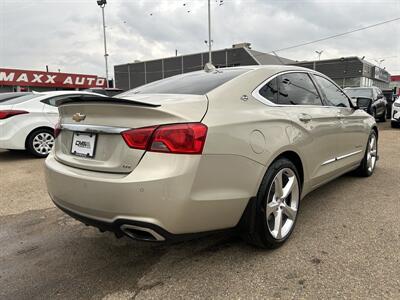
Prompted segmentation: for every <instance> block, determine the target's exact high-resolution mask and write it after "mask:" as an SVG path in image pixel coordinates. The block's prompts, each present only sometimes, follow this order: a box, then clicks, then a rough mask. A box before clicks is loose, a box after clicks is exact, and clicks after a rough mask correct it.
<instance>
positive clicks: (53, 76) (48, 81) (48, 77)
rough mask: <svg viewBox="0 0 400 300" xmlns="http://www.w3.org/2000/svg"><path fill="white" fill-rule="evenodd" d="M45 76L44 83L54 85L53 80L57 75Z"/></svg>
mask: <svg viewBox="0 0 400 300" xmlns="http://www.w3.org/2000/svg"><path fill="white" fill-rule="evenodd" d="M46 76H47V80H46V82H45V83H56V82H55V81H54V79H55V78H56V77H57V75H46Z"/></svg>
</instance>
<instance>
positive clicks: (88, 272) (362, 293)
mask: <svg viewBox="0 0 400 300" xmlns="http://www.w3.org/2000/svg"><path fill="white" fill-rule="evenodd" d="M379 126H380V127H381V130H380V138H379V152H380V160H379V162H378V165H377V169H376V171H375V174H374V175H373V176H372V177H370V178H358V177H355V176H353V175H345V176H343V177H341V178H338V179H336V180H334V181H332V182H330V183H329V184H327V185H325V186H323V187H321V188H319V189H318V190H316V191H314V192H313V193H311V194H310V195H308V196H307V197H306V198H305V199H304V200H303V202H302V207H301V212H300V214H299V219H298V222H297V225H296V229H295V231H294V233H293V235H292V236H291V238H290V240H289V241H288V242H287V243H286V244H285V245H284V246H282V247H281V248H279V249H276V250H274V251H265V250H260V249H257V248H255V247H252V246H249V245H247V244H246V243H245V242H243V241H242V240H241V239H240V238H238V237H237V236H235V235H234V234H218V235H213V236H210V237H206V238H202V239H196V240H192V241H186V242H182V243H177V244H172V245H166V244H154V243H143V242H136V241H132V240H130V239H128V238H122V239H116V238H115V237H114V235H112V234H111V233H100V232H99V231H98V230H96V229H94V228H91V227H86V226H85V225H83V224H81V223H79V222H77V221H75V220H73V219H72V218H70V217H69V216H66V215H65V214H63V213H62V212H61V211H60V210H58V209H57V208H55V207H54V205H53V204H52V202H51V201H50V199H49V197H48V195H47V192H46V187H45V183H44V174H43V173H44V172H43V162H44V161H43V160H42V159H34V158H32V157H31V156H30V155H28V154H26V153H25V152H21V151H0V287H1V288H0V299H158V298H166V299H181V298H184V299H188V298H190V299H203V298H213V299H221V298H231V299H232V298H233V299H239V298H242V299H247V298H264V299H265V298H268V299H273V298H282V299H332V298H336V299H339V298H340V299H345V298H349V299H400V129H391V128H390V125H389V122H387V123H385V124H380V125H379Z"/></svg>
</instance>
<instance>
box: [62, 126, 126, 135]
mask: <svg viewBox="0 0 400 300" xmlns="http://www.w3.org/2000/svg"><path fill="white" fill-rule="evenodd" d="M60 126H61V129H62V130H69V131H74V132H90V133H106V134H116V133H121V132H123V131H126V130H129V129H132V128H129V127H114V126H104V125H88V124H61V125H60Z"/></svg>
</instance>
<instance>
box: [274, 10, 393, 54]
mask: <svg viewBox="0 0 400 300" xmlns="http://www.w3.org/2000/svg"><path fill="white" fill-rule="evenodd" d="M398 20H400V18H395V19H391V20H387V21H383V22H380V23H376V24H373V25H369V26H366V27H362V28H358V29H354V30H350V31H346V32H342V33H338V34H334V35H331V36H328V37H325V38H321V39H317V40H314V41H311V42H305V43H301V44H297V45H294V46H290V47H286V48H281V49H276V50H273V51H270V52H268V53H273V52H278V51H284V50H289V49H293V48H298V47H302V46H306V45H310V44H314V43H318V42H322V41H326V40H329V39H333V38H337V37H340V36H343V35H346V34H350V33H354V32H357V31H361V30H365V29H369V28H372V27H376V26H380V25H383V24H387V23H390V22H394V21H398Z"/></svg>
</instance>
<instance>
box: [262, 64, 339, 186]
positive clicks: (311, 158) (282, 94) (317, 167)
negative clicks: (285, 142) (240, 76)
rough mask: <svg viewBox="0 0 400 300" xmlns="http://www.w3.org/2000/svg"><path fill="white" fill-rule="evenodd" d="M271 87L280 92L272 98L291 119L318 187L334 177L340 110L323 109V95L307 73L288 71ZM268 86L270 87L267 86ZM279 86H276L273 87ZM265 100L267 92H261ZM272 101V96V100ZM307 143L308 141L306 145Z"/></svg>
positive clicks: (313, 181) (271, 84)
mask: <svg viewBox="0 0 400 300" xmlns="http://www.w3.org/2000/svg"><path fill="white" fill-rule="evenodd" d="M274 80H275V83H274V82H271V83H268V84H269V85H270V87H269V88H272V90H277V91H278V93H274V92H271V93H269V94H270V95H273V94H276V96H274V97H275V98H274V99H272V101H274V102H275V103H276V104H277V105H279V106H282V107H284V108H285V111H286V112H287V113H288V114H289V115H290V116H291V120H292V122H293V126H294V129H295V132H297V134H296V135H297V136H298V137H299V139H298V141H297V140H296V139H294V141H293V143H297V147H299V148H300V150H301V152H302V154H303V155H302V156H303V157H304V159H305V164H306V166H307V169H308V173H309V174H310V179H311V180H312V186H317V185H319V184H321V183H323V182H324V181H326V180H327V179H328V178H330V177H331V176H332V172H334V168H333V167H332V165H331V164H330V162H331V161H332V160H334V158H335V157H336V155H337V147H336V143H337V140H338V138H339V120H338V118H337V109H336V108H331V107H325V106H323V103H322V99H321V96H320V94H319V92H318V90H317V88H316V86H315V85H314V83H313V81H312V80H311V77H310V75H309V74H308V73H307V72H289V73H286V74H282V75H279V76H277V77H276V79H274ZM268 84H267V85H268ZM274 86H276V87H274ZM260 94H264V95H265V96H266V97H268V96H267V94H268V92H266V93H265V92H263V89H261V90H260ZM269 99H270V100H271V97H269ZM304 141H305V142H304Z"/></svg>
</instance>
